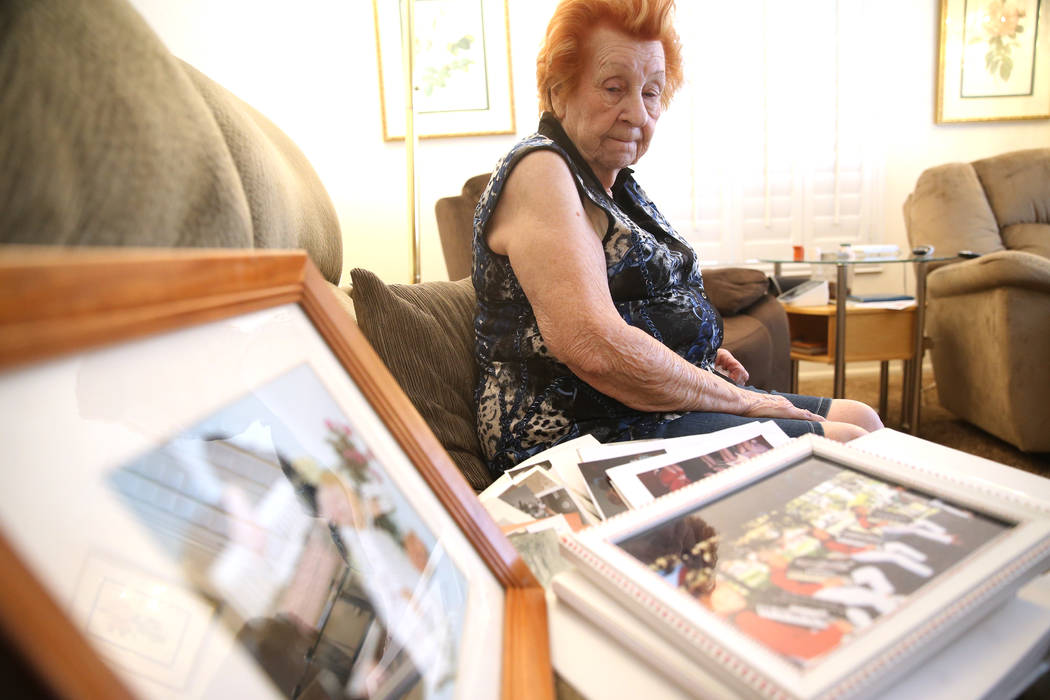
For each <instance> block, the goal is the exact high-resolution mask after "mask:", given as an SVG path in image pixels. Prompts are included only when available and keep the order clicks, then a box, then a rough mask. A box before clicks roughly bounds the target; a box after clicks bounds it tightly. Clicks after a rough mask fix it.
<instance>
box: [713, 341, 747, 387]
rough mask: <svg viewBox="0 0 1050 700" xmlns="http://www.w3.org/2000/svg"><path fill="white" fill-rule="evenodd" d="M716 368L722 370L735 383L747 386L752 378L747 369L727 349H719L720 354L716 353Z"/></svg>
mask: <svg viewBox="0 0 1050 700" xmlns="http://www.w3.org/2000/svg"><path fill="white" fill-rule="evenodd" d="M715 367H717V368H718V369H720V370H722V372H724V373H725V374H726V375H728V376H729V378H730V379H732V380H733V381H734V382H735V383H737V384H747V379H748V377H749V376H750V375H749V374H748V372H747V369H746V368H745V367H744V366H743V365H742V364H740V360H738V359H736V358H735V357H733V353H731V352H729V351H728V350H726V349H725V348H718V352H716V353H715Z"/></svg>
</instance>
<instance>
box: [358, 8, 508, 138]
mask: <svg viewBox="0 0 1050 700" xmlns="http://www.w3.org/2000/svg"><path fill="white" fill-rule="evenodd" d="M408 1H409V0H372V8H373V12H374V16H375V34H376V57H377V61H378V65H379V94H380V109H381V111H382V120H383V139H384V140H386V141H396V140H403V139H404V138H405V112H406V105H405V71H404V58H403V47H402V41H403V40H402V36H403V35H404V34H403V28H402V21H403V16H404V15H403V7H402V6H403V5H404V3H405V2H408ZM413 13H414V22H413V33H414V38H415V41H414V48H415V52H414V55H413V61H414V68H415V70H414V72H415V80H414V83H413V87H414V90H413V103H414V108H415V118H414V128H415V132H416V133H417V134H418V135H419V137H420V138H439V137H444V136H477V135H488V134H513V133H514V132H515V124H514V84H513V79H512V76H511V63H510V24H509V20H508V12H507V2H506V0H419V1H417V2H414V3H413Z"/></svg>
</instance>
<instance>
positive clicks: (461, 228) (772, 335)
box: [434, 173, 791, 391]
mask: <svg viewBox="0 0 1050 700" xmlns="http://www.w3.org/2000/svg"><path fill="white" fill-rule="evenodd" d="M488 181H489V175H488V173H486V174H483V175H475V176H474V177H472V178H470V179H469V180H467V181H466V183H464V185H463V191H462V192H461V193H460V194H458V195H455V196H452V197H443V198H442V199H439V200H438V201H437V202H436V203H435V205H434V213H435V214H436V215H437V224H438V233H439V234H440V236H441V248H442V251H443V252H444V255H445V267H446V269H447V270H448V277H449V279H450V280H459V279H462V278H464V277H469V276H470V268H471V258H472V250H471V247H472V241H473V237H474V209H475V208H476V207H477V204H478V200H479V199H481V194H482V192H483V191H484V189H485V185H486V184H487V183H488ZM704 286H705V288H706V290H707V294H708V296H709V297H710V299H711V301H712V303H714V305H715V308H717V309H718V311H719V313H721V314H722V318H723V320H724V321H725V342H724V347H726V348H727V349H728V350H729V351H730V352H732V353H733V355H734V356H735V357H736V358H737V359H738V360H740V362H741V363H743V365H744V366H745V367H746V368H747V369H748V372H750V374H751V379H750V380H749V383H750V384H753V385H754V386H757V387H759V388H762V389H776V390H778V391H788V390H789V389H790V388H791V358H790V352H791V350H790V346H791V340H790V334H789V331H788V322H787V314H786V313H785V311H784V308H783V306H781V304H780V302H779V301H777V299H776V297H775V296H773V295H772V294H770V293H769V291H768V281H767V279H766V276H765V275H764V274H763V273H762V272H760V271H758V270H751V269H748V268H736V267H734V268H728V267H727V268H711V269H708V270H705V271H704Z"/></svg>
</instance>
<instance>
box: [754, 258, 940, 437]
mask: <svg viewBox="0 0 1050 700" xmlns="http://www.w3.org/2000/svg"><path fill="white" fill-rule="evenodd" d="M955 259H956V258H955V256H949V257H933V256H925V257H918V256H911V257H900V258H889V259H863V260H847V259H836V260H809V259H803V260H795V259H788V258H761V259H759V262H764V263H772V264H773V274H774V275H775V276H777V277H779V276H780V273H781V269H782V266H783V265H785V264H790V263H797V264H806V265H834V266H835V268H836V269H835V272H836V277H835V280H836V281H835V298H834V302H833V303H834V314H835V337H834V343H833V346H834V359H833V363H834V367H835V379H834V385H833V386H834V389H833V398H837V399H839V398H843V397H844V396H845V393H846V315H847V314H846V286H847V277H848V273H849V272H850V268H851V267H853V266H858V265H899V264H902V263H911V264H912V265H914V267H915V319H914V324H915V325H914V349H913V352H912V353H911V358H910V359H906V360H905V362H904V398H903V400H902V404H903V405H902V413H903V417H902V421H901V423H902V426H901V427H902V428H903V429H904V430H906V431H907V432H909V433H911V434H912V435H914V434H916V433H917V432H918V430H919V406H920V405H921V403H922V360H923V354H924V351H925V348H926V345H925V327H926V267H927V265H928V264H929V263H931V262H941V261H949V260H955ZM831 340H832V339H831V338H829V339H828V341H829V344H832V343H831ZM885 367H886V366H885V363H884V364H883V371H882V376H881V377H880V395H879V400H880V409H881V410H882V412H883V413H884V412H885V406H884V405H883V404H884V403H885V395H886V384H887V381H888V380H887V373H886V369H885ZM883 418H884V419H885V415H883Z"/></svg>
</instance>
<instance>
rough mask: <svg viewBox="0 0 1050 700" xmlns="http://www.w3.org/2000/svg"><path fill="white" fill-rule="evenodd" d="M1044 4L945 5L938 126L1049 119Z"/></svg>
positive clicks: (991, 0) (976, 0) (951, 1)
mask: <svg viewBox="0 0 1050 700" xmlns="http://www.w3.org/2000/svg"><path fill="white" fill-rule="evenodd" d="M1048 30H1050V19H1048V16H1047V9H1046V2H1044V0H941V29H940V53H939V65H938V71H937V95H936V114H935V121H936V123H938V124H943V123H948V122H976V121H1003V120H1014V119H1047V118H1050V43H1048V42H1050V36H1048Z"/></svg>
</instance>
